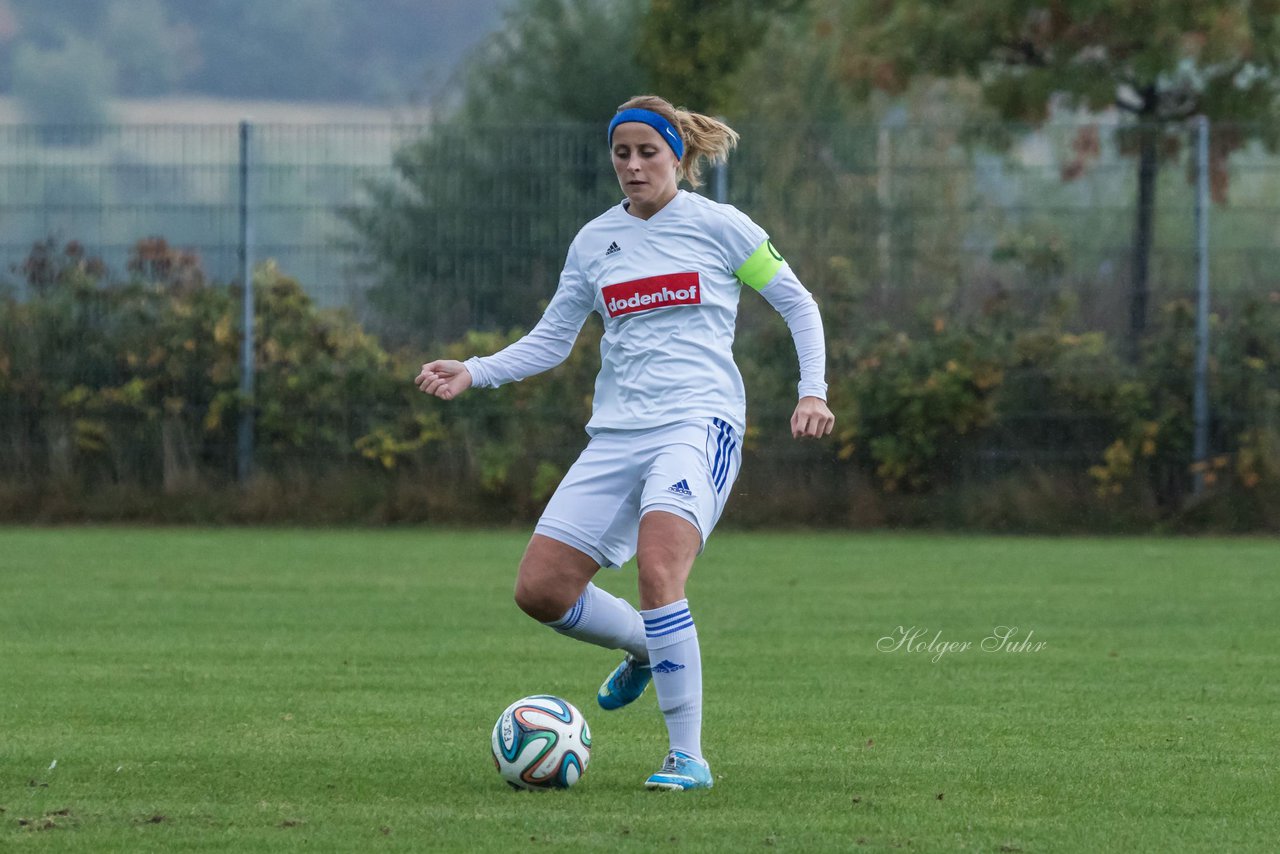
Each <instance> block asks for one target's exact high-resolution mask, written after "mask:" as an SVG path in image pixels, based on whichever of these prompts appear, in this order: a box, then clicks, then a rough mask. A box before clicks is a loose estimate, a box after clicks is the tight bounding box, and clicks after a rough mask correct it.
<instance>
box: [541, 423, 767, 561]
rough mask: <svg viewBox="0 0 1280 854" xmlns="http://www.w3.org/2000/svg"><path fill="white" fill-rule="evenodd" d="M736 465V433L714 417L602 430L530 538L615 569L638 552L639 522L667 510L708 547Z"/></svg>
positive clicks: (738, 454) (739, 452) (739, 457)
mask: <svg viewBox="0 0 1280 854" xmlns="http://www.w3.org/2000/svg"><path fill="white" fill-rule="evenodd" d="M741 465H742V449H741V441H740V438H739V436H738V433H737V431H736V430H734V429H733V427H732V426H730V425H729V424H728V423H726V422H725V421H723V420H721V419H719V418H695V419H691V420H689V421H679V422H677V423H675V424H667V425H665V426H662V427H655V428H653V429H651V430H599V431H597V432H596V433H595V435H593V436H592V437H591V441H590V442H589V443H588V444H587V447H586V449H585V450H583V452H582V454H581V455H580V456H579V457H578V459H577V461H576V462H575V463H574V464H573V466H571V467H570V469H569V471H568V473H567V474H565V476H564V480H562V481H560V485H559V486H558V487H557V488H556V492H555V495H552V496H551V500H550V501H549V502H548V503H547V508H546V510H544V511H543V513H542V518H541V519H539V520H538V524H537V527H535V528H534V531H535V532H536V533H539V534H542V535H543V536H546V537H550V538H552V539H553V540H558V541H560V542H562V543H565V544H566V545H570V546H573V547H574V548H576V549H577V550H578V551H581V552H584V553H585V554H588V555H590V556H591V557H593V558H594V559H595V560H596V561H597V562H599V564H600V565H601V566H615V567H616V566H622V565H623V564H624V563H626V562H627V561H628V560H630V559H631V558H632V556H634V555H635V553H636V538H637V536H638V535H639V532H640V517H641V516H643V515H644V514H645V513H648V512H649V511H650V510H665V511H667V512H669V513H674V514H676V515H677V516H680V517H682V518H684V519H687V520H688V521H689V522H690V523H692V524H693V525H694V527H696V528H697V529H698V533H699V534H700V535H701V536H702V543H703V545H706V542H707V537H709V536H710V535H711V530H712V529H713V528H715V526H716V522H717V521H718V520H719V519H720V514H721V513H722V512H723V511H724V505H725V502H726V501H727V500H728V498H729V490H730V489H732V487H733V482H734V481H735V480H737V477H738V469H739V468H740V466H741Z"/></svg>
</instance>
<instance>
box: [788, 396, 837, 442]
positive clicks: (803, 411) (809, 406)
mask: <svg viewBox="0 0 1280 854" xmlns="http://www.w3.org/2000/svg"><path fill="white" fill-rule="evenodd" d="M835 426H836V417H835V416H834V415H832V414H831V410H830V409H828V408H827V402H826V401H825V400H823V399H822V398H820V397H802V398H800V402H799V403H797V404H796V411H795V412H793V413H792V414H791V437H792V438H793V439H800V438H803V437H806V436H807V437H809V438H811V439H821V438H822V437H823V436H827V435H830V433H831V430H832V428H833V427H835Z"/></svg>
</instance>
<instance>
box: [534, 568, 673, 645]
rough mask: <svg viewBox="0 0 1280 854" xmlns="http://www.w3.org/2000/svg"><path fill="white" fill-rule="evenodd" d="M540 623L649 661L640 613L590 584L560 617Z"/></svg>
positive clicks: (579, 638)
mask: <svg viewBox="0 0 1280 854" xmlns="http://www.w3.org/2000/svg"><path fill="white" fill-rule="evenodd" d="M543 625H545V626H549V627H550V628H553V629H555V630H556V631H557V632H559V633H560V634H562V635H566V636H567V637H571V638H574V639H576V640H580V641H586V642H587V643H593V644H595V645H596V646H602V647H604V648H606V649H621V650H624V651H626V652H629V653H631V654H632V655H634V656H635V657H636V658H638V659H640V660H641V661H648V660H649V650H648V648H647V647H646V646H645V638H644V621H643V620H641V619H640V612H639V611H637V610H636V609H635V608H633V607H632V606H631V603H630V602H628V601H627V600H625V599H619V598H618V597H617V596H614V595H613V594H612V593H608V592H606V591H604V590H601V589H600V588H599V587H596V586H595V585H594V584H591V583H588V584H587V589H586V590H584V591H582V595H581V596H579V597H578V601H577V602H574V603H573V607H572V608H570V609H569V610H568V611H566V612H565V614H564V616H563V617H561V618H560V619H558V620H555V621H554V622H550V623H544V624H543Z"/></svg>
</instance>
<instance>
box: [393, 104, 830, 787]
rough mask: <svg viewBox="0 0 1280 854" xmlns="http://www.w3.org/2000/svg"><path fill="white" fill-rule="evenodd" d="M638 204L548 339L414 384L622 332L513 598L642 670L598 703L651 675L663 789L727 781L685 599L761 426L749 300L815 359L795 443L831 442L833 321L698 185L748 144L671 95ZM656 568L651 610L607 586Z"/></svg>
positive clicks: (802, 357)
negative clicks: (747, 292)
mask: <svg viewBox="0 0 1280 854" xmlns="http://www.w3.org/2000/svg"><path fill="white" fill-rule="evenodd" d="M608 140H609V147H610V150H611V152H612V156H613V170H614V172H616V173H617V176H618V183H619V184H620V185H621V187H622V192H623V193H624V194H625V196H626V198H625V199H624V200H623V201H622V203H621V204H619V205H616V206H614V207H612V208H610V209H609V210H608V211H606V212H605V213H604V214H602V215H600V216H599V217H596V218H595V219H594V220H592V221H591V222H589V223H587V224H586V225H585V226H584V227H583V228H582V230H581V231H579V232H578V235H577V237H575V238H574V240H573V243H572V244H571V245H570V246H569V253H568V259H567V260H566V262H565V266H564V270H563V272H562V273H561V275H560V283H559V286H558V287H557V289H556V292H555V295H554V296H553V297H552V299H551V302H550V303H549V304H548V306H547V309H546V311H545V312H544V314H543V315H542V318H541V320H539V321H538V323H537V325H536V326H534V328H533V329H532V330H531V331H530V332H529V333H528V334H527V335H525V336H524V337H523V338H521V339H520V340H518V341H516V342H515V343H513V344H511V345H510V346H509V347H506V348H504V349H503V350H501V351H499V352H498V353H495V354H493V355H490V356H485V357H473V358H470V359H467V360H466V362H459V361H456V360H437V361H433V362H428V363H427V364H424V365H423V366H422V372H421V373H420V374H418V377H417V379H416V380H415V383H416V384H417V385H418V387H419V388H420V389H421V390H422V391H424V392H426V393H427V394H432V395H435V396H436V397H439V398H442V399H444V400H452V399H453V398H454V397H456V396H457V395H459V394H461V393H462V392H463V391H465V390H466V389H467V388H469V387H471V386H473V385H474V386H477V387H482V388H491V387H496V386H499V385H502V384H503V383H508V382H513V381H516V380H521V379H524V378H525V377H529V376H532V375H534V374H537V373H540V372H542V371H545V370H548V369H550V368H553V367H555V366H556V365H559V364H560V363H561V362H563V361H564V360H565V358H566V357H567V356H568V355H569V351H570V350H571V349H572V347H573V343H574V341H575V340H576V338H577V336H578V331H579V330H580V329H581V328H582V324H583V323H584V322H585V320H586V317H587V315H588V314H589V313H590V312H592V311H594V312H596V313H598V314H599V315H600V317H601V318H602V319H603V321H604V337H603V338H602V339H601V343H600V362H601V365H600V373H599V375H598V376H597V378H596V384H595V398H594V403H593V407H592V415H591V420H590V421H589V422H588V423H587V433H588V435H589V436H590V441H589V442H588V444H587V447H586V449H585V450H584V451H583V452H582V455H581V456H580V457H579V458H578V460H577V461H576V462H575V463H574V464H573V466H572V467H571V468H570V469H569V471H568V473H567V474H566V475H565V477H564V480H563V481H562V482H561V483H560V486H559V487H558V488H557V490H556V492H555V494H554V495H553V496H552V497H551V500H550V501H549V502H548V504H547V507H546V510H545V512H544V513H543V515H542V518H541V519H540V520H539V522H538V524H537V526H536V527H535V529H534V534H533V537H532V538H531V540H530V541H529V546H528V548H527V549H526V551H525V553H524V557H523V558H522V559H521V561H520V568H519V570H518V573H517V577H516V584H515V600H516V603H517V604H518V605H519V606H520V608H521V609H522V610H523V611H524V612H525V613H527V614H528V615H529V616H531V617H533V618H534V619H536V620H538V621H540V622H542V623H544V624H545V625H547V626H549V627H550V628H552V629H555V630H556V631H558V632H560V633H561V634H564V635H568V636H569V637H572V638H576V639H578V640H583V641H588V642H590V643H594V644H598V645H600V646H604V647H608V648H610V649H617V650H621V651H624V652H625V653H626V657H625V658H624V659H623V661H622V663H621V664H620V665H618V667H617V669H616V670H614V672H613V673H612V674H611V675H610V676H609V678H608V679H606V680H605V682H604V684H603V685H602V686H601V688H600V691H599V694H598V696H597V700H598V702H599V704H600V706H601V707H603V708H605V709H618V708H621V707H622V706H625V705H627V704H628V703H631V702H633V701H634V700H636V699H637V698H638V697H639V696H640V695H641V694H642V693H643V692H644V690H645V688H646V687H647V686H648V684H649V681H650V680H651V679H652V681H653V683H654V688H655V690H656V692H657V695H658V706H659V708H660V709H661V710H662V714H663V716H664V718H665V720H666V725H667V731H668V734H669V735H670V741H671V749H670V752H669V753H668V755H667V757H666V759H665V761H664V762H663V764H662V768H661V769H660V770H659V771H658V772H657V773H655V774H653V775H652V776H650V777H649V778H648V780H646V781H645V786H646V787H648V788H650V789H669V790H687V789H704V788H710V787H711V785H712V778H711V769H710V766H709V765H708V764H707V761H706V760H705V759H704V758H703V756H702V660H701V655H700V652H699V647H698V633H697V630H696V628H695V627H694V622H693V617H692V615H691V612H690V610H689V603H688V600H687V599H686V598H685V582H686V581H687V580H688V577H689V572H690V570H691V569H692V567H693V561H694V558H695V557H696V556H697V555H698V553H699V552H700V551H701V550H702V547H703V546H704V545H705V544H706V541H707V537H708V536H710V534H711V531H712V529H713V528H714V527H715V524H716V521H717V520H718V519H719V518H720V514H721V513H722V511H723V510H724V505H725V501H726V499H727V498H728V495H729V491H730V489H731V488H732V486H733V483H734V480H735V479H736V478H737V475H738V467H739V465H740V463H741V437H742V433H743V430H744V429H745V426H746V424H745V422H746V396H745V392H744V389H743V382H742V377H741V375H740V374H739V372H738V369H737V366H736V365H735V364H734V361H733V352H732V347H733V335H734V324H735V318H736V315H737V308H738V295H739V293H740V292H741V290H742V286H743V285H746V286H747V287H749V288H751V289H752V290H754V291H758V292H759V293H760V295H761V296H762V297H764V298H765V300H767V301H768V302H769V304H770V305H772V306H773V307H774V308H775V309H776V310H777V311H778V313H779V314H781V315H782V317H783V319H784V320H785V321H786V323H787V326H788V328H789V329H790V330H791V336H792V338H793V340H794V342H795V346H796V351H797V354H798V356H799V362H800V382H799V387H798V391H799V395H798V396H799V402H798V403H797V405H796V408H795V412H794V414H793V415H792V416H791V433H792V435H793V436H794V437H797V438H799V437H813V438H818V437H822V436H826V435H827V434H829V433H830V432H831V429H832V427H833V425H834V423H835V417H834V416H833V415H832V414H831V411H830V410H829V409H828V408H827V405H826V391H827V384H826V382H825V370H826V349H825V345H824V342H823V336H822V319H821V317H820V316H819V313H818V307H817V305H816V303H815V302H814V300H813V298H812V297H811V296H810V294H809V292H808V291H807V290H806V289H805V288H804V286H803V285H801V284H800V282H799V280H798V279H797V278H796V276H795V274H794V273H793V272H792V271H791V268H790V266H788V265H787V263H786V262H785V261H784V260H783V259H782V256H781V255H779V254H778V252H777V251H776V250H775V249H774V248H773V245H772V244H771V243H770V242H769V236H768V234H766V233H765V231H764V230H763V229H761V228H760V227H759V226H758V225H756V224H755V223H754V222H752V221H751V220H750V219H749V218H748V217H747V216H746V215H745V214H743V213H741V212H740V211H738V210H737V209H736V208H733V207H731V206H729V205H723V204H717V203H715V202H712V201H709V200H708V199H706V198H704V197H702V196H699V195H695V194H693V193H689V192H687V191H685V190H681V189H679V182H680V181H681V179H685V180H687V181H688V182H689V184H690V185H691V186H692V187H694V188H696V187H697V186H698V183H699V180H698V179H699V173H700V170H701V167H702V162H703V161H707V162H711V163H718V162H722V161H723V160H724V159H725V158H726V157H727V156H728V153H729V151H730V150H731V149H732V148H733V147H734V146H735V145H736V144H737V141H738V135H737V133H736V132H735V131H734V130H733V129H732V128H730V127H728V126H727V125H725V124H723V123H722V122H719V121H717V120H715V119H712V118H709V117H707V116H703V115H699V114H697V113H691V112H687V111H684V110H677V109H676V108H675V107H673V106H672V105H671V104H669V103H668V102H667V101H665V100H663V99H662V98H658V97H656V96H649V95H646V96H640V97H636V98H632V99H631V100H629V101H627V102H626V103H625V104H623V105H622V106H621V107H619V108H618V113H617V115H615V116H614V117H613V120H612V121H611V122H610V123H609V130H608ZM633 555H634V556H635V557H636V562H637V565H638V576H639V578H638V582H639V583H638V586H639V594H640V610H638V611H637V610H636V609H635V608H633V607H632V606H631V605H630V604H629V603H628V602H626V601H625V600H623V599H620V598H618V597H615V596H613V595H611V594H609V593H607V592H605V591H603V590H601V589H600V588H598V587H596V586H595V585H594V584H592V583H591V580H592V578H593V577H594V576H595V574H596V572H597V571H598V570H599V569H600V568H601V567H606V566H613V567H616V566H621V565H622V564H624V563H625V562H626V561H627V560H629V559H630V558H631V557H632V556H633Z"/></svg>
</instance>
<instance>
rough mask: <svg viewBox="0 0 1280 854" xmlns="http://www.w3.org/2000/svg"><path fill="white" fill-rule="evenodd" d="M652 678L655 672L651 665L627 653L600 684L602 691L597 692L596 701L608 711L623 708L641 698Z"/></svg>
mask: <svg viewBox="0 0 1280 854" xmlns="http://www.w3.org/2000/svg"><path fill="white" fill-rule="evenodd" d="M652 678H653V673H652V671H651V670H650V669H649V665H647V664H645V663H643V662H641V661H640V660H639V659H638V658H636V657H635V656H634V655H631V654H630V653H627V657H626V658H624V659H622V663H621V664H619V665H618V667H617V669H615V670H614V671H613V673H611V674H609V678H608V679H606V680H604V684H603V685H601V686H600V691H599V693H597V694H596V702H597V703H599V704H600V708H602V709H605V710H606V711H610V712H611V711H613V710H614V709H621V708H622V707H623V706H625V705H628V704H629V703H633V702H635V701H636V700H637V699H639V698H640V695H641V694H643V693H644V689H645V688H648V687H649V680H650V679H652Z"/></svg>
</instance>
